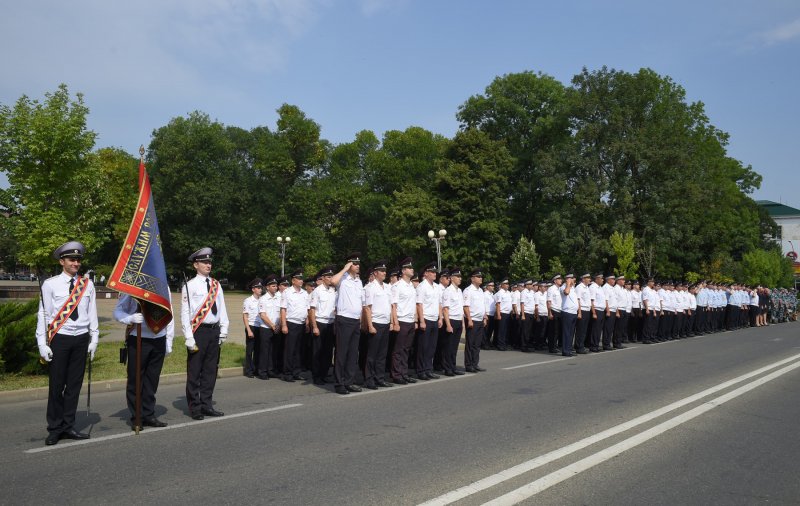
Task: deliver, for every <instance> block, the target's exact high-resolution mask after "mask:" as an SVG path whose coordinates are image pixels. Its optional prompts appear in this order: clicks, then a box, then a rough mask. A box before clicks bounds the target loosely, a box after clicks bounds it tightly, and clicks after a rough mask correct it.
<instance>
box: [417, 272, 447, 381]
mask: <svg viewBox="0 0 800 506" xmlns="http://www.w3.org/2000/svg"><path fill="white" fill-rule="evenodd" d="M423 272H424V276H425V277H424V278H423V279H422V280H421V281H420V283H419V286H417V321H418V322H419V329H420V331H421V332H420V334H419V340H418V341H417V378H418V379H421V380H423V381H427V380H431V379H438V378H439V376H438V375H436V374H433V355H434V353H435V352H436V341H437V339H438V337H439V321H440V319H441V316H442V305H441V297H440V296H439V295H440V293H439V289H438V288H437V286H436V284H435V283H434V281H435V280H436V263H435V262H431V263H429V264H428V265H426V266H425V267H424V268H423Z"/></svg>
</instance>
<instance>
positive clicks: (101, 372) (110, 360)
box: [0, 337, 244, 391]
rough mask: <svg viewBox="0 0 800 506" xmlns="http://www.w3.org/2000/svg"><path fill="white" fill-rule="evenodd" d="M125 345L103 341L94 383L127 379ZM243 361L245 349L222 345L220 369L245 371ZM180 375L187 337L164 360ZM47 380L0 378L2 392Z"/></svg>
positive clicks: (16, 376) (96, 358)
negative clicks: (123, 358)
mask: <svg viewBox="0 0 800 506" xmlns="http://www.w3.org/2000/svg"><path fill="white" fill-rule="evenodd" d="M121 345H122V343H121V342H109V343H104V342H102V340H101V342H100V345H99V346H98V347H97V353H95V355H94V362H93V363H92V381H101V380H109V379H119V378H125V377H126V376H127V372H126V371H127V368H126V366H124V365H122V364H120V363H119V349H120V347H121ZM131 359H132V360H135V359H136V357H130V358H129V360H131ZM243 360H244V346H242V345H240V344H234V343H230V342H227V343H225V344H224V345H222V355H221V356H220V360H219V366H220V368H226V367H241V366H242V362H243ZM87 370H88V362H87ZM177 372H186V346H184V345H183V337H175V341H174V342H173V346H172V354H170V355H169V356H168V357H167V358H166V359H165V360H164V368H163V369H162V370H161V373H162V374H169V373H177ZM47 379H48V378H47V375H46V374H43V375H35V376H31V375H21V374H6V375H2V376H0V391H4V390H20V389H25V388H36V387H46V386H47ZM84 381H86V380H84Z"/></svg>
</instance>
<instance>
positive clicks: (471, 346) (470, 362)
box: [463, 269, 492, 372]
mask: <svg viewBox="0 0 800 506" xmlns="http://www.w3.org/2000/svg"><path fill="white" fill-rule="evenodd" d="M469 279H470V285H469V286H468V287H466V288H465V289H464V292H463V295H464V321H465V322H466V325H467V333H466V334H467V342H466V346H464V370H465V371H467V372H482V371H485V370H486V369H483V368H482V367H480V366H479V365H478V364H479V363H480V358H481V348H482V346H481V344H482V342H483V339H484V336H485V335H486V333H485V332H484V327H485V326H486V324H487V322H488V319H489V316H488V312H489V307H490V306H491V305H492V304H489V303H488V302H487V300H486V292H484V291H483V290H482V289H481V283H482V282H483V273H482V272H481V270H480V269H474V270H473V271H472V272H471V273H470V275H469Z"/></svg>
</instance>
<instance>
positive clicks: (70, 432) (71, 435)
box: [61, 429, 89, 439]
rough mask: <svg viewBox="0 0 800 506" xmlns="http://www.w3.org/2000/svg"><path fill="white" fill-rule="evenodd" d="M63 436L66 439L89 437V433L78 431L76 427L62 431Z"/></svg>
mask: <svg viewBox="0 0 800 506" xmlns="http://www.w3.org/2000/svg"><path fill="white" fill-rule="evenodd" d="M61 437H62V438H64V439H89V434H84V433H83V432H78V431H77V430H75V429H69V430H65V431H64V432H62V433H61Z"/></svg>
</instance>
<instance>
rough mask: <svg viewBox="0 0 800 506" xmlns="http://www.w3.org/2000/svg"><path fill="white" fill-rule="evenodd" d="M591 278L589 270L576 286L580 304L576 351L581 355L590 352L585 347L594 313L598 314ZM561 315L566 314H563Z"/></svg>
mask: <svg viewBox="0 0 800 506" xmlns="http://www.w3.org/2000/svg"><path fill="white" fill-rule="evenodd" d="M591 280H592V275H591V274H589V273H588V272H587V273H585V274H584V275H583V276H581V282H580V283H579V284H578V285H577V286H575V295H576V297H578V301H579V304H580V312H579V313H578V323H577V325H576V326H575V352H576V353H579V354H581V355H585V354H587V353H589V352H588V351H587V350H586V348H585V346H586V339H587V338H588V336H589V324H590V323H591V322H592V317H593V315H594V314H596V311H593V310H592V308H593V307H594V306H593V304H592V293H591V290H589V283H590V281H591ZM562 294H563V292H562ZM604 308H605V306H604ZM561 316H564V315H563V314H562V315H561Z"/></svg>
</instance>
